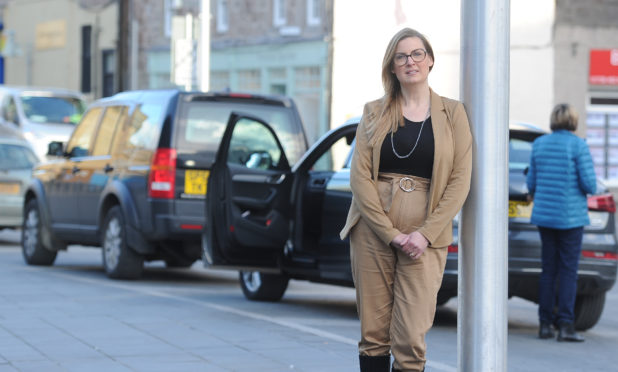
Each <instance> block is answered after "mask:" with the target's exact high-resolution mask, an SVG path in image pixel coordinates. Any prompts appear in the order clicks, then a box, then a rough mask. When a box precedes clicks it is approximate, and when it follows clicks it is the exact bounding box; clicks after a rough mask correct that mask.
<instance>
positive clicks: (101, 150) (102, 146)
mask: <svg viewBox="0 0 618 372" xmlns="http://www.w3.org/2000/svg"><path fill="white" fill-rule="evenodd" d="M123 118H126V108H124V107H122V106H110V107H108V108H106V109H105V113H104V114H103V118H102V119H101V124H100V125H99V131H98V132H97V136H96V140H95V143H94V148H93V149H92V155H93V156H102V155H109V154H110V145H111V143H112V139H113V138H114V133H115V132H116V127H117V126H119V125H120V123H122V122H123Z"/></svg>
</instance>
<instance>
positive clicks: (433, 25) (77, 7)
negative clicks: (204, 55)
mask: <svg viewBox="0 0 618 372" xmlns="http://www.w3.org/2000/svg"><path fill="white" fill-rule="evenodd" d="M209 1H210V15H209V23H210V28H209V30H210V58H209V64H210V70H209V81H210V89H211V90H232V91H239V92H247V93H263V94H285V95H289V96H291V97H293V98H294V100H295V102H296V103H297V105H298V107H299V109H300V112H301V115H302V117H303V121H304V123H305V126H306V128H307V134H308V136H309V139H310V140H315V139H316V138H317V137H318V136H319V135H321V134H322V133H324V132H325V131H327V130H328V129H329V128H331V127H336V126H338V125H340V124H341V123H343V122H344V121H345V120H346V119H348V118H349V117H351V116H357V115H360V113H361V112H362V105H363V103H364V102H366V101H369V100H371V99H375V98H378V97H379V96H381V95H382V86H381V79H380V68H381V59H382V56H383V53H384V49H385V46H386V43H387V42H388V40H389V39H390V37H391V36H392V35H393V34H394V33H395V32H396V31H398V30H399V29H401V28H402V27H412V28H416V29H418V30H419V31H421V32H423V33H425V34H426V35H427V36H428V37H429V39H430V40H431V41H432V43H433V47H434V51H435V53H436V64H435V67H434V69H433V71H432V74H431V75H430V85H431V86H432V87H433V88H434V89H435V90H436V91H437V92H438V93H441V94H444V95H447V96H450V97H454V98H458V97H459V81H460V74H461V71H460V42H459V37H460V26H461V19H460V15H459V9H460V7H461V4H462V3H461V1H463V0H434V1H420V0H380V1H354V0H209ZM201 4H202V1H201V0H0V17H1V18H2V19H1V20H2V22H3V25H4V29H3V34H4V35H3V37H4V41H5V42H4V50H3V51H2V52H3V55H4V62H5V66H4V72H5V74H4V77H5V82H6V83H8V84H21V85H23V84H32V85H53V86H59V87H65V88H72V89H77V90H82V91H84V92H86V93H87V94H89V95H90V97H91V98H98V97H101V96H106V95H109V94H111V93H113V92H115V91H118V90H121V89H142V88H166V87H181V88H183V89H197V87H198V86H200V85H199V84H198V83H199V79H200V76H199V71H198V70H199V69H198V68H197V67H199V66H200V64H201V61H200V59H199V58H200V54H199V53H198V49H199V43H198V41H199V37H200V36H199V35H200V33H199V28H200V22H201V20H202V18H201V9H200V6H201ZM510 7H511V28H510V30H511V34H510V39H511V48H510V56H511V64H510V73H511V79H510V81H511V83H510V107H509V110H510V117H511V118H512V119H513V120H514V121H524V122H529V123H533V124H536V125H538V126H541V127H543V128H545V129H549V113H550V111H551V109H552V107H553V106H554V105H555V104H556V103H559V102H569V103H571V104H573V105H575V107H576V108H577V110H578V111H579V113H580V116H581V120H580V128H579V130H578V134H579V135H581V136H584V137H587V139H588V143H589V145H590V147H591V149H592V152H593V156H594V159H595V164H596V166H597V168H596V169H597V174H599V176H601V177H602V178H605V179H608V180H610V183H611V182H614V181H612V180H615V181H616V182H615V183H617V184H618V39H617V38H616V35H618V21H616V20H617V19H618V0H587V1H578V0H517V1H511V2H510ZM445 10H448V11H445ZM7 45H9V46H11V47H10V48H7ZM16 47H17V48H16ZM16 50H17V51H18V53H17V52H16ZM487 83H489V84H490V83H491V82H487Z"/></svg>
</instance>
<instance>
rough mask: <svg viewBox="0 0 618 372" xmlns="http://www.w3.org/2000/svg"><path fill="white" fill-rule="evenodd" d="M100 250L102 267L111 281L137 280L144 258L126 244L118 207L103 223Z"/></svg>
mask: <svg viewBox="0 0 618 372" xmlns="http://www.w3.org/2000/svg"><path fill="white" fill-rule="evenodd" d="M102 234H103V235H102V239H101V248H102V251H103V253H102V254H103V267H104V268H105V273H106V274H107V276H108V277H110V278H112V279H137V278H139V277H140V276H141V275H142V271H143V269H144V258H143V257H142V256H140V255H139V254H137V253H136V252H135V251H134V250H133V249H131V247H129V245H128V244H127V232H126V225H125V219H124V215H123V213H122V210H121V209H120V207H119V206H115V207H112V208H111V209H110V210H109V211H108V212H107V215H106V216H105V222H104V223H103V230H102Z"/></svg>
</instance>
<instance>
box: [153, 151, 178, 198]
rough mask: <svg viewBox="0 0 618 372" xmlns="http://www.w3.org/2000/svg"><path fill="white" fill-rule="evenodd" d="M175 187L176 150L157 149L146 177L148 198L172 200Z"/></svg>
mask: <svg viewBox="0 0 618 372" xmlns="http://www.w3.org/2000/svg"><path fill="white" fill-rule="evenodd" d="M175 185H176V150H175V149H166V148H162V149H157V151H156V152H155V154H154V156H153V157H152V164H150V174H149V175H148V196H150V197H151V198H160V199H173V198H174V186H175Z"/></svg>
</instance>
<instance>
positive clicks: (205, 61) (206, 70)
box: [198, 0, 210, 92]
mask: <svg viewBox="0 0 618 372" xmlns="http://www.w3.org/2000/svg"><path fill="white" fill-rule="evenodd" d="M200 4H201V6H200V40H199V43H200V44H199V48H198V50H199V51H200V56H199V58H198V60H199V61H200V64H199V73H198V76H199V78H200V90H201V91H202V92H207V91H208V89H209V87H210V0H201V3H200Z"/></svg>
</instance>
